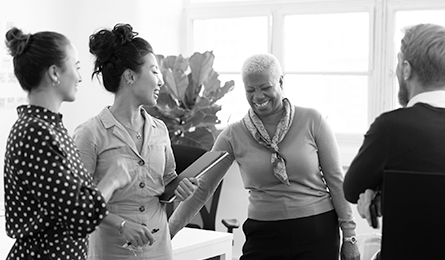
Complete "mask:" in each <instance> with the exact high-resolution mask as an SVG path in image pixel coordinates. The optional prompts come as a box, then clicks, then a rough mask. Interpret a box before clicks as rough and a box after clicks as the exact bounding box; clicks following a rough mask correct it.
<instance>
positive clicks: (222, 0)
mask: <svg viewBox="0 0 445 260" xmlns="http://www.w3.org/2000/svg"><path fill="white" fill-rule="evenodd" d="M246 1H256V0H190V3H191V4H194V3H227V2H246Z"/></svg>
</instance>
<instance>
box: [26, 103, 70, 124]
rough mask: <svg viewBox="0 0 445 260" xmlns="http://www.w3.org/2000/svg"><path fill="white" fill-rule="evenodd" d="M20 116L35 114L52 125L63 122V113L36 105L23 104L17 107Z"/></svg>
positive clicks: (34, 115)
mask: <svg viewBox="0 0 445 260" xmlns="http://www.w3.org/2000/svg"><path fill="white" fill-rule="evenodd" d="M17 113H18V115H19V116H33V117H37V118H39V119H42V120H44V121H46V122H48V123H50V124H52V125H55V126H58V125H61V124H62V117H63V116H62V114H60V113H54V112H53V111H51V110H49V109H47V108H44V107H41V106H36V105H21V106H19V107H17Z"/></svg>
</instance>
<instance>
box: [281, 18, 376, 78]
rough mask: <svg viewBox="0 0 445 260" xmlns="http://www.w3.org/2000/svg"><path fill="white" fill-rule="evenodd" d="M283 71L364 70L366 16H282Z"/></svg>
mask: <svg viewBox="0 0 445 260" xmlns="http://www.w3.org/2000/svg"><path fill="white" fill-rule="evenodd" d="M284 36H285V42H284V50H285V55H284V61H285V62H284V66H285V69H286V71H300V72H301V71H368V56H369V14H368V13H341V14H310V15H290V16H286V17H285V27H284Z"/></svg>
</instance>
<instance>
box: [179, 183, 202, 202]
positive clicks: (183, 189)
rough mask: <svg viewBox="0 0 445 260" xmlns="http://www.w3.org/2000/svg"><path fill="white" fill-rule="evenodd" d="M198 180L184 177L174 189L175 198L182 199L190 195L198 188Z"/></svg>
mask: <svg viewBox="0 0 445 260" xmlns="http://www.w3.org/2000/svg"><path fill="white" fill-rule="evenodd" d="M198 184H199V181H198V179H197V178H184V179H183V180H182V181H181V182H180V183H179V185H178V187H177V188H176V190H175V195H176V198H177V199H178V200H179V201H184V200H186V199H187V198H188V197H190V196H191V195H192V194H193V193H194V192H195V190H196V189H197V188H198Z"/></svg>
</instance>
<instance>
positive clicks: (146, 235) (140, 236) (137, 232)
mask: <svg viewBox="0 0 445 260" xmlns="http://www.w3.org/2000/svg"><path fill="white" fill-rule="evenodd" d="M121 236H122V237H124V238H125V240H126V241H127V242H130V243H131V246H133V247H137V246H144V245H146V244H149V245H150V246H151V245H152V244H153V243H154V242H155V238H154V236H153V234H152V233H151V231H150V230H149V229H148V228H147V226H145V225H141V224H138V223H134V222H131V221H126V222H125V225H124V227H123V228H122V230H121Z"/></svg>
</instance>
